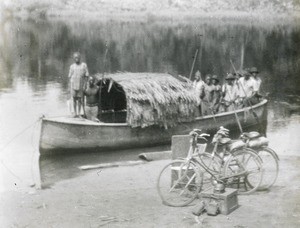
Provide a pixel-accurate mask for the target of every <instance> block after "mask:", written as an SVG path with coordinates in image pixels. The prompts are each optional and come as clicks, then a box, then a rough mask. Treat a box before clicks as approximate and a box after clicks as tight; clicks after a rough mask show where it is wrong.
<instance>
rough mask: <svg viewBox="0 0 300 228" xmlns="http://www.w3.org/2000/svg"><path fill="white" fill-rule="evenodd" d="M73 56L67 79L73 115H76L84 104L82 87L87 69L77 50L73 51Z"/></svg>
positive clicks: (87, 72) (86, 75)
mask: <svg viewBox="0 0 300 228" xmlns="http://www.w3.org/2000/svg"><path fill="white" fill-rule="evenodd" d="M73 58H74V63H73V64H72V65H71V66H70V70H69V79H70V88H71V95H72V99H73V106H74V115H75V117H78V116H79V115H80V110H81V108H82V107H83V106H84V96H83V89H84V88H85V84H86V81H87V77H88V76H89V71H88V68H87V65H86V64H85V63H83V62H81V56H80V53H79V52H75V53H74V55H73ZM83 109H84V107H83Z"/></svg>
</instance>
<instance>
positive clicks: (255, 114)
mask: <svg viewBox="0 0 300 228" xmlns="http://www.w3.org/2000/svg"><path fill="white" fill-rule="evenodd" d="M230 63H231V66H232V68H233V70H234V72H235V74H236V75H237V71H236V69H235V67H234V65H233V62H232V60H231V59H230ZM238 82H239V81H238ZM239 85H240V86H241V88H242V90H243V92H244V94H245V96H246V97H247V94H246V91H245V88H244V86H243V85H242V83H240V82H239ZM246 100H247V102H248V104H249V106H250V108H251V111H252V114H253V116H254V118H255V119H256V121H257V124H258V126H259V128H260V132H263V131H262V127H261V124H260V121H259V118H258V115H257V113H256V112H254V110H253V106H252V104H251V102H250V100H249V99H246Z"/></svg>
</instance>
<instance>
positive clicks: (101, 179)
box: [0, 156, 300, 227]
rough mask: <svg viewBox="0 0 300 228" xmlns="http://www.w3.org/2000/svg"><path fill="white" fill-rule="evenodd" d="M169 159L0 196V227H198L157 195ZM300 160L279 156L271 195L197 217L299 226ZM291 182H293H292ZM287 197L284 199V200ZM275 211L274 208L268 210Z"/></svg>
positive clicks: (209, 222)
mask: <svg viewBox="0 0 300 228" xmlns="http://www.w3.org/2000/svg"><path fill="white" fill-rule="evenodd" d="M168 162H169V160H159V161H153V162H149V163H145V164H143V165H136V166H127V167H115V168H107V169H101V172H100V171H99V170H97V169H96V170H90V171H84V173H83V175H80V176H77V177H75V178H71V179H66V180H64V181H61V182H58V183H56V184H55V185H53V186H52V187H50V188H47V189H44V190H37V191H32V192H28V193H25V192H16V191H9V192H4V193H1V194H0V196H1V198H0V200H1V206H2V208H1V209H2V210H3V213H2V215H1V217H0V219H1V224H2V225H3V226H4V227H9V226H12V225H14V226H28V227H41V226H42V227H58V226H59V227H101V226H105V225H106V222H107V220H106V219H107V218H111V221H110V222H109V226H111V227H141V226H143V227H198V226H199V224H198V223H197V220H196V219H195V216H193V215H192V213H191V211H192V209H193V207H194V206H195V205H196V204H197V202H199V201H198V200H196V201H194V202H193V203H192V204H191V205H190V206H188V207H179V208H174V207H167V206H164V205H163V204H162V203H161V200H160V198H159V196H158V194H157V191H156V188H155V186H156V178H157V176H158V174H159V172H160V170H161V168H162V167H163V166H164V165H165V164H166V163H168ZM299 165H300V157H299V156H297V157H295V156H281V157H280V172H279V177H278V179H277V182H276V183H275V185H274V186H273V187H272V188H271V189H270V190H269V191H263V192H256V193H254V194H251V195H245V196H239V197H238V200H239V205H240V206H239V208H238V209H237V210H235V211H233V212H232V213H231V214H229V215H227V216H225V215H218V216H215V217H211V216H207V215H202V216H200V217H199V219H200V221H202V225H204V226H206V227H219V225H220V224H222V227H268V226H272V227H283V226H285V227H297V224H298V225H299V223H300V218H299V214H300V207H299V204H295V203H293V202H299V199H300V194H299V191H298V189H299V187H300V184H299V182H295V181H294V178H295V177H298V176H299V175H300V171H299V169H298V167H299ZM291 181H292V183H294V184H292V185H291V184H290V183H291ZM287 195H288V197H287ZM272 208H273V209H272ZM66 211H68V213H66Z"/></svg>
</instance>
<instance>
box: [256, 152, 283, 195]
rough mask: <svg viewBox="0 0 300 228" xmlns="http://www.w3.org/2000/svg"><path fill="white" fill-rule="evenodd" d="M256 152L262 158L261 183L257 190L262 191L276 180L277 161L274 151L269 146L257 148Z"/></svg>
mask: <svg viewBox="0 0 300 228" xmlns="http://www.w3.org/2000/svg"><path fill="white" fill-rule="evenodd" d="M257 153H258V155H259V156H260V158H261V159H262V165H263V168H264V174H263V179H262V183H261V184H260V186H259V188H258V190H260V191H262V190H267V189H269V188H270V187H271V186H272V185H273V184H274V183H275V181H276V180H277V177H278V172H279V163H278V156H276V152H275V151H273V150H272V149H271V148H269V147H262V148H259V149H258V150H257Z"/></svg>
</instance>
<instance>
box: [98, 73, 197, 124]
mask: <svg viewBox="0 0 300 228" xmlns="http://www.w3.org/2000/svg"><path fill="white" fill-rule="evenodd" d="M98 79H100V80H101V78H99V76H98ZM103 81H104V82H105V85H107V91H108V93H109V92H110V91H111V90H112V89H114V88H115V89H117V90H118V91H119V92H122V93H123V94H125V97H126V103H127V104H126V109H127V117H126V121H127V123H128V124H129V125H130V126H132V127H138V126H141V127H146V126H150V125H160V126H164V127H168V126H174V125H176V124H177V123H178V122H185V121H191V120H193V119H194V118H195V107H196V104H197V97H196V96H195V92H194V90H193V88H192V83H191V81H189V80H188V79H186V78H183V77H180V76H179V77H174V76H172V75H169V74H162V73H116V74H109V75H105V77H104V80H103ZM119 96H120V95H119ZM101 99H105V95H103V96H102V98H101Z"/></svg>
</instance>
